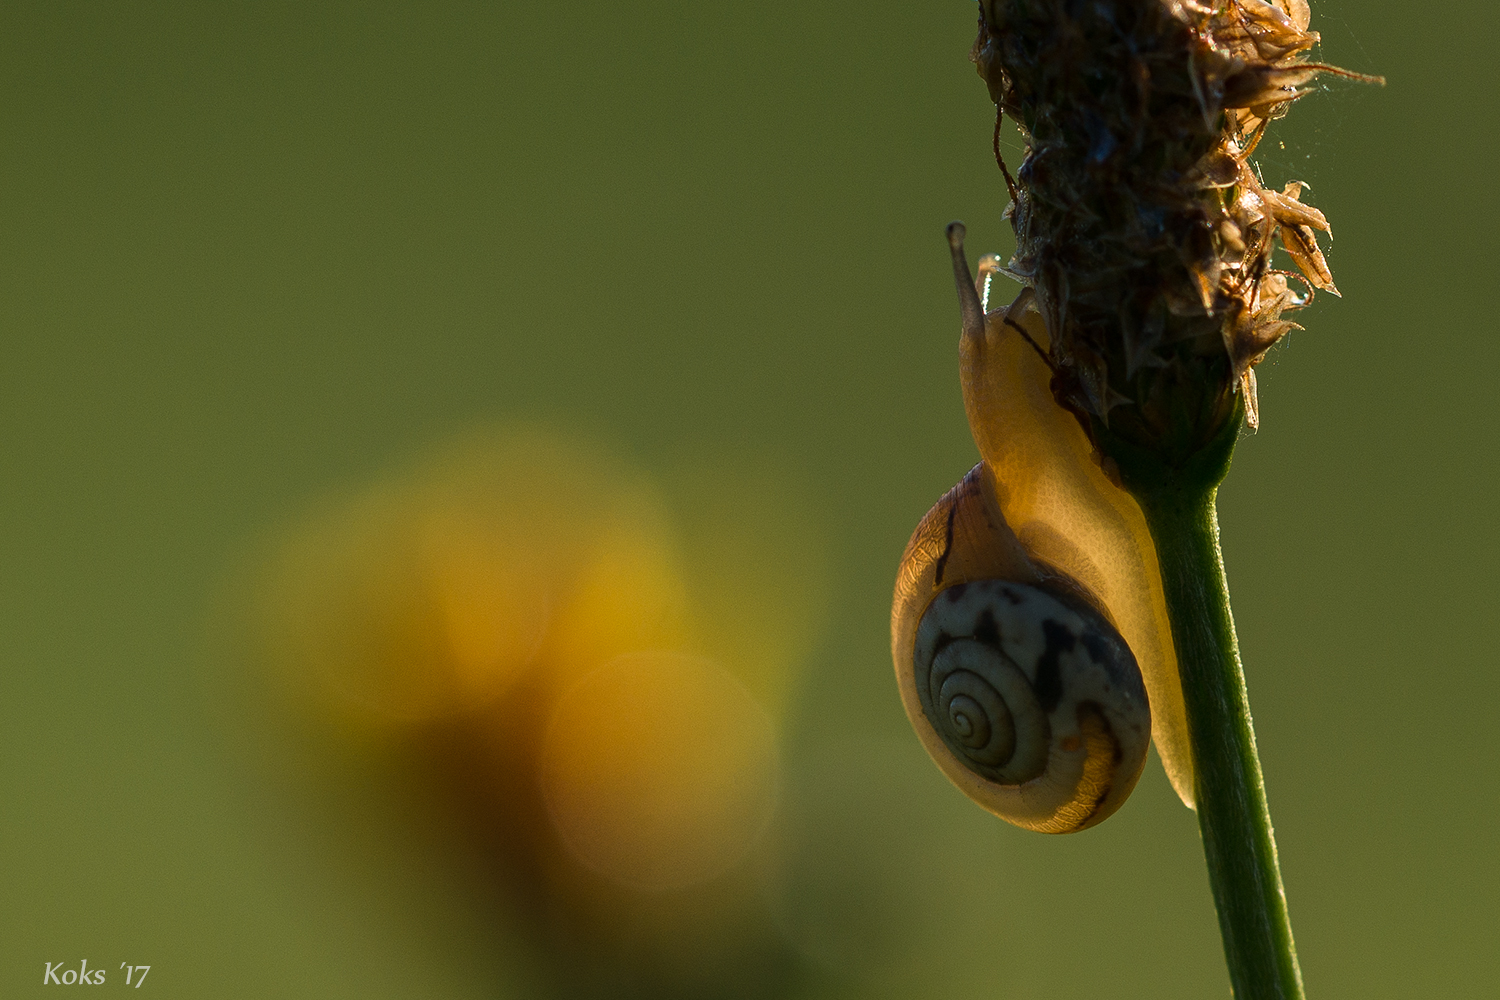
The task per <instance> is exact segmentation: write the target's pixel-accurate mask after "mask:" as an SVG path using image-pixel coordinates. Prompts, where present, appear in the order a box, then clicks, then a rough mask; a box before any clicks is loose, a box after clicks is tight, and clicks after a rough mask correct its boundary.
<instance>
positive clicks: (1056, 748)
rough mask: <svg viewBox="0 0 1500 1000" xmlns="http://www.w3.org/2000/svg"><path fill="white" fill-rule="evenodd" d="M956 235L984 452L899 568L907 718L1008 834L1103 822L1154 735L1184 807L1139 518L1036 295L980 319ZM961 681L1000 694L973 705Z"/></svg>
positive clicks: (1177, 708) (1173, 711) (1185, 761)
mask: <svg viewBox="0 0 1500 1000" xmlns="http://www.w3.org/2000/svg"><path fill="white" fill-rule="evenodd" d="M962 239H963V229H962V226H959V225H958V224H955V225H954V226H952V227H950V229H949V242H950V246H951V247H952V249H953V260H954V273H955V278H956V280H957V282H958V286H959V299H960V303H961V305H962V307H963V318H964V323H963V336H962V338H961V340H960V361H961V375H962V383H963V390H964V404H965V411H966V413H967V415H968V418H969V425H970V429H971V431H972V432H973V434H974V440H975V443H976V444H977V445H978V446H979V452H980V456H981V458H982V459H983V461H981V462H980V464H979V465H977V466H975V467H974V469H973V470H972V471H971V472H970V473H969V474H968V475H967V476H965V477H964V479H963V480H962V481H961V482H960V483H959V484H958V485H957V486H955V487H954V488H953V489H952V490H950V491H949V492H948V494H947V495H946V496H944V497H943V498H942V499H941V500H940V501H938V503H937V504H936V505H935V506H934V507H933V508H932V510H930V511H929V512H928V514H927V516H926V517H924V518H923V519H922V522H921V523H920V524H919V525H918V526H917V530H916V532H915V533H914V534H913V535H912V538H911V541H910V543H909V544H908V545H907V548H906V552H905V554H904V555H903V557H902V560H901V568H900V571H899V573H898V576H897V581H896V595H895V601H894V604H893V607H892V613H891V641H892V654H893V657H894V659H895V665H896V675H897V680H898V683H899V685H900V689H901V696H902V702H903V704H904V705H905V708H906V712H907V716H908V718H909V719H910V720H911V723H912V726H913V728H914V729H916V731H917V734H918V736H919V737H920V738H921V740H922V743H923V745H924V746H925V747H926V749H927V751H928V753H929V754H931V755H932V757H933V759H934V760H935V761H936V762H937V764H938V766H939V767H940V768H941V769H942V770H943V772H944V773H945V774H946V775H947V776H948V778H949V779H950V780H951V781H953V782H954V784H956V785H958V786H959V788H960V789H962V790H963V791H964V793H965V794H967V795H968V796H969V797H970V798H972V799H974V800H975V801H976V802H978V803H980V804H981V805H983V806H984V807H985V808H986V809H988V810H990V811H991V812H993V813H995V814H996V815H998V816H1000V817H1002V818H1004V819H1006V820H1008V821H1010V822H1012V823H1015V824H1017V825H1019V826H1023V827H1027V828H1029V829H1033V830H1040V831H1043V832H1049V833H1064V832H1069V831H1072V830H1081V829H1084V828H1086V827H1088V826H1092V825H1093V824H1095V823H1097V822H1099V821H1100V820H1102V819H1104V818H1105V817H1106V816H1108V815H1109V814H1110V813H1112V812H1113V811H1114V810H1115V809H1117V808H1118V807H1119V806H1120V805H1121V804H1122V803H1123V802H1124V800H1125V797H1126V796H1127V795H1129V793H1130V791H1131V789H1132V788H1133V787H1134V785H1135V782H1136V780H1137V778H1138V777H1139V775H1140V772H1141V768H1142V766H1143V765H1144V762H1145V754H1146V747H1147V744H1148V743H1149V742H1150V740H1151V738H1152V737H1154V738H1155V740H1156V743H1157V749H1158V751H1159V753H1160V756H1161V758H1162V762H1163V764H1164V765H1165V767H1166V770H1167V774H1168V777H1169V778H1170V779H1171V780H1172V783H1173V785H1174V786H1175V787H1176V789H1177V791H1178V794H1179V795H1181V796H1182V798H1183V801H1184V802H1186V803H1187V804H1188V805H1190V806H1191V805H1192V797H1191V791H1192V780H1193V775H1192V761H1191V756H1190V754H1189V753H1188V749H1187V738H1186V737H1187V726H1186V712H1185V710H1184V706H1183V702H1182V691H1181V687H1180V683H1179V681H1178V678H1177V666H1176V659H1175V656H1174V654H1173V649H1172V641H1171V631H1170V624H1169V622H1168V620H1167V617H1166V601H1165V598H1164V596H1163V594H1162V591H1161V583H1160V571H1159V569H1158V566H1157V563H1156V553H1155V548H1154V546H1153V544H1152V542H1151V538H1150V534H1149V531H1148V530H1147V528H1146V524H1145V518H1144V516H1143V515H1142V514H1141V512H1140V508H1139V507H1138V506H1137V505H1136V504H1135V502H1134V500H1133V499H1132V498H1131V497H1130V495H1129V494H1128V493H1126V492H1125V491H1124V490H1122V489H1120V488H1119V487H1118V486H1117V485H1115V484H1114V483H1112V482H1110V480H1109V479H1108V477H1107V476H1106V474H1105V473H1104V471H1103V470H1102V469H1101V468H1100V466H1099V464H1098V462H1097V461H1096V459H1095V458H1094V456H1093V453H1092V447H1091V446H1090V445H1089V443H1088V440H1087V438H1086V437H1085V435H1084V434H1083V431H1082V429H1081V428H1080V427H1079V426H1078V424H1077V422H1076V421H1075V420H1074V418H1073V417H1072V416H1071V415H1070V414H1068V413H1067V412H1066V411H1064V410H1063V409H1062V408H1061V407H1060V406H1058V405H1057V403H1056V402H1055V401H1054V400H1053V398H1052V394H1051V391H1050V388H1049V379H1050V372H1049V370H1048V367H1047V365H1046V363H1045V362H1044V360H1043V359H1042V356H1041V352H1042V349H1044V348H1045V345H1046V344H1047V333H1046V327H1045V323H1044V322H1043V321H1042V318H1041V315H1040V313H1039V312H1038V311H1037V309H1036V306H1035V304H1034V300H1033V299H1032V298H1031V295H1030V292H1029V291H1025V292H1022V294H1021V297H1020V298H1018V299H1017V300H1016V302H1015V303H1014V304H1013V305H1011V306H1010V307H1009V308H1008V309H1001V310H996V311H995V312H993V313H990V314H988V315H986V314H985V312H984V308H983V305H982V304H981V302H980V300H979V297H978V293H977V291H976V289H975V286H974V283H973V279H972V278H971V277H970V276H969V271H968V265H967V262H966V260H965V258H964V256H963V247H962ZM944 636H947V637H948V638H947V639H946V640H945V639H944V638H943V637H944ZM996 664H998V666H997V665H996ZM970 675H972V678H983V679H984V680H985V683H986V684H987V685H988V686H989V688H990V689H991V690H993V692H994V696H993V697H992V696H991V695H990V694H989V693H988V692H981V694H983V697H978V696H976V695H975V694H974V692H973V691H972V690H970V689H969V687H972V686H974V685H977V684H978V681H977V680H974V679H971V676H970ZM955 678H957V679H955ZM991 678H996V679H991ZM1022 682H1024V683H1022ZM1001 705H1003V707H1004V711H1003V712H1001V711H1000V710H999V706H1001ZM981 713H982V714H981ZM986 727H987V728H986ZM1007 734H1013V736H1014V740H1015V745H1014V747H1012V748H1007V743H1008V741H1009V740H1010V739H1011V736H1009V735H1007ZM1001 758H1004V762H1003V763H997V761H999V760H1000V759H1001Z"/></svg>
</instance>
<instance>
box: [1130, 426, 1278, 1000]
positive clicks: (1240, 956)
mask: <svg viewBox="0 0 1500 1000" xmlns="http://www.w3.org/2000/svg"><path fill="white" fill-rule="evenodd" d="M1227 466H1228V455H1227V454H1225V456H1224V464H1223V467H1224V468H1225V469H1227ZM1180 473H1181V470H1179V474H1178V475H1172V474H1171V473H1170V472H1168V473H1167V475H1166V477H1165V478H1155V477H1153V478H1154V480H1155V481H1154V482H1153V483H1152V485H1151V486H1150V487H1148V488H1147V489H1145V490H1141V491H1133V492H1135V493H1136V499H1137V500H1138V501H1139V502H1140V504H1141V506H1142V508H1143V509H1144V511H1145V514H1146V521H1147V523H1148V524H1149V525H1150V528H1151V535H1152V537H1153V538H1154V539H1155V540H1156V554H1157V558H1158V559H1159V561H1160V563H1161V572H1162V584H1163V586H1164V588H1165V590H1166V597H1167V611H1168V614H1169V615H1170V617H1171V620H1172V640H1173V642H1174V643H1175V645H1176V647H1177V664H1178V670H1179V671H1180V672H1181V675H1182V688H1183V695H1184V698H1185V699H1186V702H1187V719H1188V733H1189V738H1190V739H1191V741H1192V748H1193V765H1194V768H1195V775H1196V781H1195V785H1196V787H1195V793H1196V797H1197V805H1198V828H1199V830H1200V831H1201V832H1202V835H1203V853H1204V855H1205V856H1206V858H1207V861H1208V876H1209V883H1210V884H1211V885H1212V887H1213V894H1214V904H1215V906H1216V907H1217V908H1218V911H1219V930H1220V931H1221V933H1222V934H1223V936H1224V955H1225V959H1226V960H1227V962H1228V965H1229V980H1230V984H1231V985H1232V987H1233V989H1234V996H1235V997H1236V1000H1273V998H1274V1000H1301V997H1302V996H1303V993H1302V973H1301V971H1300V970H1299V969H1298V967H1297V951H1296V947H1295V946H1294V945H1293V943H1292V926H1291V922H1290V921H1289V920H1288V918H1287V909H1286V895H1285V893H1284V892H1283V891H1282V887H1281V871H1280V869H1279V867H1278V866H1277V862H1276V840H1275V837H1274V835H1273V834H1272V831H1271V814H1270V811H1269V810H1268V809H1267V807H1266V790H1265V784H1264V782H1263V780H1262V778H1261V772H1260V758H1259V756H1257V754H1256V751H1255V731H1254V729H1253V728H1252V727H1251V723H1250V702H1249V699H1248V696H1247V695H1246V692H1245V675H1244V672H1243V671H1242V670H1241V667H1240V655H1239V646H1238V643H1237V642H1236V640H1235V635H1234V618H1233V617H1232V615H1231V614H1230V610H1229V588H1228V584H1227V582H1226V580H1225V578H1224V560H1223V556H1222V554H1221V552H1220V550H1219V519H1218V514H1217V512H1216V510H1215V506H1214V500H1215V497H1216V495H1217V493H1218V486H1217V483H1218V481H1219V479H1220V478H1222V474H1220V475H1218V476H1210V477H1208V478H1210V479H1212V483H1211V484H1210V485H1208V486H1206V487H1205V486H1202V485H1201V482H1202V479H1203V477H1201V476H1198V475H1186V476H1184V475H1181V474H1180Z"/></svg>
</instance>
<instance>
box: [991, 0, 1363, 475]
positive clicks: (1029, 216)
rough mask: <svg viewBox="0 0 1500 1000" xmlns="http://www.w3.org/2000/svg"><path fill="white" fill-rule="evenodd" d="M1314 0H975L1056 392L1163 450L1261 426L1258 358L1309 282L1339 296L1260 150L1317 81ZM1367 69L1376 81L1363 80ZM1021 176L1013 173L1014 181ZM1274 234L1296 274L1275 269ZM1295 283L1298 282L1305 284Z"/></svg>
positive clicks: (1323, 223)
mask: <svg viewBox="0 0 1500 1000" xmlns="http://www.w3.org/2000/svg"><path fill="white" fill-rule="evenodd" d="M1308 13H1309V12H1308V7H1307V3H1306V0H1276V2H1275V3H1274V4H1273V3H1267V2H1265V0H1211V6H1208V5H1202V4H1199V3H1197V2H1194V0H1095V2H1088V3H1085V2H1078V0H980V17H979V37H978V39H977V40H976V41H975V43H974V50H973V53H972V58H973V60H974V62H975V64H976V65H977V66H978V68H979V73H980V75H981V76H982V77H983V78H984V80H985V82H986V84H987V85H988V86H989V92H990V96H991V97H992V98H993V99H994V101H995V103H996V105H997V106H998V108H999V110H1000V111H1001V112H1003V113H1004V114H1007V115H1010V116H1011V117H1012V118H1013V119H1015V120H1016V121H1017V122H1018V123H1019V124H1020V126H1021V128H1022V131H1023V133H1024V135H1025V139H1026V143H1027V152H1026V157H1025V160H1024V161H1023V163H1022V164H1021V168H1020V170H1018V171H1017V172H1016V175H1015V183H1014V191H1013V197H1014V202H1013V205H1012V208H1011V211H1010V217H1011V223H1012V225H1013V226H1014V228H1015V231H1016V237H1017V250H1016V254H1015V257H1014V258H1013V260H1012V261H1011V263H1010V265H1009V267H1008V268H1006V271H1007V272H1008V273H1010V274H1012V275H1014V276H1016V277H1018V278H1019V279H1021V280H1022V281H1024V282H1025V283H1026V284H1028V285H1029V286H1030V287H1031V289H1032V291H1033V292H1034V293H1035V295H1036V297H1037V301H1038V303H1039V305H1040V307H1041V310H1042V313H1043V315H1044V316H1045V317H1046V320H1047V329H1048V332H1049V334H1050V337H1051V343H1050V345H1049V346H1048V353H1049V355H1050V358H1049V360H1050V362H1051V364H1052V368H1053V371H1054V373H1055V376H1054V379H1053V392H1054V394H1055V395H1056V396H1057V398H1058V400H1059V402H1061V403H1062V404H1063V405H1064V406H1067V407H1068V408H1069V409H1071V410H1073V412H1075V413H1076V414H1078V416H1079V418H1080V420H1081V421H1082V422H1083V424H1084V426H1085V429H1086V430H1089V432H1090V433H1091V434H1092V435H1095V436H1096V440H1097V434H1098V433H1099V432H1100V431H1101V430H1102V429H1104V428H1107V429H1108V432H1109V434H1110V435H1111V436H1115V437H1119V438H1120V439H1121V440H1124V441H1126V442H1128V443H1130V444H1132V445H1134V446H1139V447H1146V448H1149V449H1151V450H1152V451H1154V452H1156V453H1158V454H1161V455H1163V456H1164V457H1167V458H1172V457H1174V456H1177V457H1184V456H1187V455H1190V454H1192V453H1194V452H1195V451H1196V450H1197V449H1198V448H1200V447H1201V446H1202V445H1203V444H1204V443H1205V442H1207V441H1209V440H1211V439H1213V438H1215V437H1216V436H1217V435H1218V434H1219V432H1221V431H1222V430H1223V429H1224V427H1225V425H1226V423H1228V422H1230V421H1235V420H1238V415H1239V412H1240V407H1241V406H1242V405H1243V407H1244V410H1245V412H1246V414H1247V417H1248V420H1249V422H1250V424H1251V426H1254V425H1255V423H1256V407H1255V400H1254V391H1255V382H1254V374H1253V371H1252V368H1253V366H1254V365H1255V364H1256V363H1258V362H1259V361H1260V360H1261V358H1263V357H1264V356H1265V353H1266V351H1267V350H1269V349H1270V347H1271V346H1272V345H1273V344H1275V343H1276V341H1277V340H1278V339H1280V338H1281V337H1282V336H1283V335H1284V334H1285V333H1286V332H1287V331H1288V330H1290V329H1294V328H1296V324H1295V323H1292V322H1290V321H1289V320H1286V319H1283V318H1282V317H1283V315H1284V314H1286V313H1289V312H1292V311H1294V310H1296V309H1299V308H1301V307H1302V306H1304V305H1306V304H1307V303H1308V301H1309V300H1310V298H1311V294H1312V293H1311V289H1314V288H1317V289H1323V290H1326V291H1329V292H1332V293H1333V294H1335V295H1337V294H1338V290H1337V289H1336V288H1335V287H1334V284H1333V276H1332V274H1331V273H1330V272H1329V269H1328V263H1327V261H1326V260H1325V259H1324V257H1323V252H1322V250H1320V249H1319V247H1318V243H1317V239H1316V236H1315V233H1314V231H1315V230H1322V231H1323V232H1325V233H1330V235H1331V230H1330V229H1329V225H1328V220H1327V219H1326V218H1324V216H1323V213H1322V212H1319V211H1318V210H1317V209H1315V208H1312V207H1311V206H1309V205H1305V204H1303V203H1302V201H1301V193H1302V188H1303V185H1302V184H1299V183H1295V182H1294V183H1292V184H1288V185H1287V186H1286V188H1285V189H1284V190H1282V191H1280V192H1276V191H1271V190H1268V189H1267V188H1265V187H1264V186H1263V185H1262V184H1261V182H1260V179H1259V177H1258V176H1257V174H1256V172H1255V170H1254V169H1253V168H1252V166H1251V164H1250V163H1249V159H1248V158H1249V156H1250V154H1251V152H1252V151H1253V150H1254V149H1255V146H1256V144H1257V143H1258V142H1259V141H1260V139H1261V137H1262V135H1263V134H1264V133H1265V129H1266V126H1267V124H1268V123H1269V122H1270V121H1271V120H1273V119H1275V118H1278V117H1280V116H1282V115H1283V114H1285V113H1286V110H1287V108H1288V106H1289V105H1290V104H1291V102H1292V101H1295V100H1296V99H1297V98H1299V97H1301V96H1303V95H1304V94H1306V93H1308V90H1307V86H1306V85H1307V84H1308V83H1309V82H1311V81H1312V80H1313V78H1314V77H1316V76H1317V75H1318V74H1319V73H1328V72H1332V73H1337V74H1339V75H1345V76H1356V74H1350V73H1347V72H1345V71H1343V70H1338V69H1336V68H1334V67H1330V66H1325V65H1323V64H1320V63H1310V62H1307V61H1305V58H1306V54H1307V51H1308V50H1309V49H1310V48H1312V46H1314V45H1315V44H1317V41H1318V35H1317V33H1316V32H1312V31H1309V30H1307V26H1308ZM1362 79H1370V78H1362ZM1009 181H1010V178H1009V175H1007V182H1008V183H1009ZM1278 240H1279V242H1280V244H1281V246H1282V247H1283V248H1284V249H1285V250H1286V252H1287V254H1288V255H1289V256H1290V257H1291V259H1292V261H1293V262H1294V263H1295V264H1296V266H1297V268H1298V270H1299V271H1300V272H1301V274H1300V276H1299V275H1288V274H1287V273H1284V272H1279V271H1276V270H1274V269H1273V268H1272V262H1271V254H1272V250H1273V247H1274V245H1275V243H1276V242H1277V241H1278ZM1288 277H1293V278H1294V279H1295V280H1296V281H1298V282H1299V283H1300V284H1302V285H1303V286H1304V287H1305V288H1306V289H1307V293H1306V294H1305V295H1298V294H1296V293H1294V291H1293V290H1292V286H1291V285H1289V284H1288V281H1287V278H1288Z"/></svg>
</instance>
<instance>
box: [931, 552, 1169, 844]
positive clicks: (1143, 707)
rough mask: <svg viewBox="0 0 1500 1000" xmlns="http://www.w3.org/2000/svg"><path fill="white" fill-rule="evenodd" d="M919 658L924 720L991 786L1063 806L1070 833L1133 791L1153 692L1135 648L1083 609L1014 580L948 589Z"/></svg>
mask: <svg viewBox="0 0 1500 1000" xmlns="http://www.w3.org/2000/svg"><path fill="white" fill-rule="evenodd" d="M914 654H915V655H914V657H913V667H914V671H913V672H914V677H913V680H914V681H915V686H916V688H917V694H918V697H919V699H920V701H921V705H922V711H923V714H924V715H925V716H926V718H927V721H928V722H929V723H930V724H931V726H932V729H933V730H934V731H935V732H936V733H937V735H938V736H939V737H940V738H941V739H942V741H943V744H944V745H945V746H946V747H947V748H948V750H949V751H950V752H951V753H952V754H953V756H954V757H955V758H956V759H957V760H958V761H959V762H960V763H961V764H962V765H963V766H964V767H965V768H967V769H968V770H969V771H971V772H973V773H974V774H975V775H977V776H979V777H980V778H983V779H984V780H985V781H986V782H993V783H994V784H997V785H1003V786H1021V788H1022V789H1023V790H1028V789H1029V793H1030V795H1031V796H1032V797H1038V796H1060V797H1062V799H1063V800H1064V803H1065V807H1066V808H1065V810H1064V811H1066V812H1067V813H1068V815H1069V828H1070V829H1081V828H1082V827H1084V826H1090V825H1092V824H1093V823H1095V822H1098V820H1100V819H1102V818H1103V817H1104V816H1105V815H1107V814H1108V813H1109V812H1112V811H1113V810H1114V808H1116V807H1117V806H1118V804H1119V803H1120V802H1121V801H1123V799H1124V796H1125V794H1128V792H1129V790H1130V788H1131V787H1132V786H1133V785H1134V784H1135V779H1136V777H1137V776H1138V775H1139V774H1140V770H1141V767H1142V765H1143V763H1144V761H1145V752H1146V745H1147V743H1148V742H1149V740H1150V732H1151V716H1150V708H1149V705H1148V702H1147V698H1146V692H1145V688H1144V686H1143V684H1142V682H1141V676H1140V671H1139V670H1138V668H1137V667H1136V662H1135V657H1134V656H1133V655H1132V654H1131V652H1130V649H1129V647H1128V646H1126V644H1125V642H1124V640H1123V639H1121V638H1120V635H1119V633H1118V632H1116V631H1115V629H1114V628H1113V626H1111V625H1110V624H1109V622H1108V621H1107V620H1106V619H1105V618H1104V617H1103V616H1102V615H1100V614H1099V612H1097V611H1095V610H1094V609H1093V608H1091V607H1089V606H1088V605H1087V604H1086V603H1085V602H1084V601H1082V600H1080V599H1077V598H1074V597H1073V596H1072V595H1069V594H1063V593H1061V592H1060V591H1057V592H1054V591H1050V590H1047V589H1042V588H1041V587H1036V586H1031V585H1028V584H1022V583H1014V582H1011V581H1007V580H976V581H973V582H970V583H961V584H958V585H955V586H952V587H948V588H947V589H945V590H942V591H940V592H939V593H938V594H937V595H936V596H935V597H934V598H933V599H932V602H931V603H930V604H929V605H928V608H927V610H926V612H925V613H924V614H923V616H922V619H921V623H920V624H919V625H918V628H917V635H916V648H915V650H914ZM1060 808H1063V807H1060Z"/></svg>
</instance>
